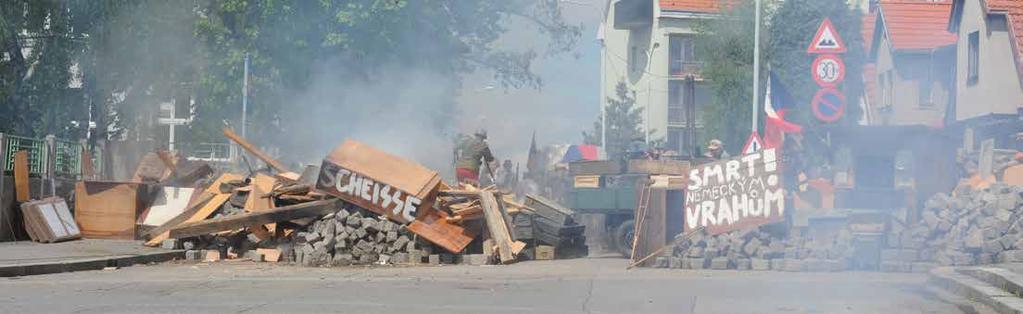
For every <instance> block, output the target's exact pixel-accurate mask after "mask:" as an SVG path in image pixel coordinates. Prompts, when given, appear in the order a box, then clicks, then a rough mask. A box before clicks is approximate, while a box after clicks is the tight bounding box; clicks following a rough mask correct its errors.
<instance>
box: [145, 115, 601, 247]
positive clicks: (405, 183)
mask: <svg viewBox="0 0 1023 314" xmlns="http://www.w3.org/2000/svg"><path fill="white" fill-rule="evenodd" d="M224 133H225V135H226V136H228V138H230V139H232V140H233V141H235V142H237V143H238V144H239V145H240V146H241V147H242V148H244V149H246V150H248V151H249V152H250V153H251V154H252V155H254V156H256V157H257V158H258V159H260V160H263V161H264V162H265V163H266V164H267V166H268V168H269V169H266V170H265V171H264V170H260V171H258V172H255V173H252V174H250V175H248V176H242V175H238V174H232V173H224V174H222V175H220V176H219V177H217V179H216V180H213V181H212V182H210V183H209V184H205V185H197V186H193V187H194V188H195V189H194V190H193V191H191V198H190V200H189V201H188V202H187V205H185V206H183V209H181V210H180V212H179V213H177V214H175V215H170V216H171V218H169V219H164V220H165V222H163V223H162V224H160V225H159V226H153V227H152V228H151V229H149V230H147V231H145V232H144V236H145V239H146V240H147V242H146V244H147V245H150V246H157V245H163V246H164V247H167V248H184V249H186V250H188V252H187V253H186V256H188V257H189V258H191V259H208V260H216V259H220V258H245V257H248V258H250V259H253V260H273V261H288V262H295V263H297V264H300V265H306V266H333V265H351V264H402V263H413V264H415V263H420V262H423V261H424V260H428V261H430V262H431V263H433V262H435V261H437V262H447V263H451V262H454V260H456V259H457V258H455V257H454V255H453V254H470V253H473V254H472V255H471V257H472V258H463V260H466V261H468V260H472V262H473V263H474V264H487V263H491V262H496V263H501V264H508V263H513V262H515V261H517V260H519V256H520V253H521V252H522V251H523V250H524V249H525V248H526V243H525V242H522V241H518V240H517V239H516V235H515V234H514V233H513V230H514V228H513V226H512V222H513V219H512V217H513V215H519V214H520V213H522V212H527V211H533V209H531V208H529V207H528V206H525V205H523V204H519V203H517V202H515V201H514V200H513V198H512V196H511V195H504V194H502V193H500V192H497V191H496V190H495V189H494V188H493V187H490V188H485V189H479V188H476V187H474V186H469V185H461V186H456V187H451V186H448V185H446V184H444V183H442V182H441V181H440V179H439V176H438V175H437V173H436V172H434V171H432V170H429V169H426V168H424V167H422V166H421V165H418V164H416V163H414V162H411V161H408V160H404V159H401V158H399V157H396V156H393V155H389V154H387V153H384V152H382V151H379V150H376V149H375V148H372V147H369V146H368V145H366V144H363V143H359V142H355V141H346V142H344V143H343V144H342V145H340V146H338V147H337V148H336V149H335V150H334V151H333V152H331V153H330V154H329V155H328V156H327V158H325V159H324V162H323V165H322V166H321V167H320V169H307V171H304V172H303V175H298V174H296V173H293V172H290V171H288V169H286V168H284V166H283V165H282V164H281V163H279V162H277V161H276V160H273V159H272V158H270V157H269V156H267V155H266V154H264V153H262V152H260V151H259V150H258V149H256V148H255V147H254V146H253V145H251V144H249V143H247V142H245V140H244V139H241V138H240V137H238V136H237V135H236V134H234V133H233V132H232V131H230V129H225V130H224ZM157 168H158V167H157ZM172 172H173V171H172ZM164 193H165V194H167V193H169V192H164ZM167 207H169V206H167ZM161 216H167V215H165V214H164V215H161ZM561 219H562V221H563V222H564V221H565V220H566V218H565V217H562V218H561ZM557 229H558V230H563V229H564V230H567V231H562V233H564V234H566V235H573V236H574V235H575V234H576V233H579V234H581V226H579V227H577V226H575V225H571V226H569V225H565V224H562V225H559V227H558V228H557ZM576 238H577V239H578V238H579V237H576ZM474 240H475V241H474ZM470 243H475V245H472V246H470V245H469V244H470ZM271 256H272V258H271ZM445 257H446V258H445Z"/></svg>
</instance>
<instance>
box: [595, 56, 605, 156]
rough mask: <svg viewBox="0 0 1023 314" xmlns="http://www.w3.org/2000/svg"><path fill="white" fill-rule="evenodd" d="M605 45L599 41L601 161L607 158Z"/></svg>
mask: <svg viewBox="0 0 1023 314" xmlns="http://www.w3.org/2000/svg"><path fill="white" fill-rule="evenodd" d="M606 63H607V45H605V44H604V41H603V40H601V41H600V79H601V83H602V84H600V100H598V101H597V103H598V104H600V150H601V152H600V153H601V154H602V155H601V156H600V157H601V159H606V158H607V104H605V103H604V102H605V101H606V99H607V72H605V71H607V69H606V68H605V67H606V66H607V64H606Z"/></svg>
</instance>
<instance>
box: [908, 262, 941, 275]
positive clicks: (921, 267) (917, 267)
mask: <svg viewBox="0 0 1023 314" xmlns="http://www.w3.org/2000/svg"><path fill="white" fill-rule="evenodd" d="M935 267H938V264H936V263H932V262H916V263H913V265H912V266H910V270H911V271H912V272H914V273H926V272H928V271H930V270H931V269H932V268H935Z"/></svg>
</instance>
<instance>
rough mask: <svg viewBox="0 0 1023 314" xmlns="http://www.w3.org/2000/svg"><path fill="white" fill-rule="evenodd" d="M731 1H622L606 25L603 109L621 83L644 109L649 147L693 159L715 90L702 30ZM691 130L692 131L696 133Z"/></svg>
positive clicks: (609, 6) (610, 10)
mask: <svg viewBox="0 0 1023 314" xmlns="http://www.w3.org/2000/svg"><path fill="white" fill-rule="evenodd" d="M722 2H727V1H725V0H721V1H719V0H710V1H708V0H702V1H701V0H675V1H671V0H659V1H658V0H618V1H608V2H607V3H606V10H605V18H604V21H603V23H602V25H601V30H600V35H599V37H600V38H599V39H600V41H601V46H602V49H601V53H602V55H603V58H602V61H601V75H602V79H601V106H606V105H607V99H608V98H609V97H612V98H613V97H616V96H615V89H616V86H617V85H618V84H619V83H620V82H621V83H624V84H625V85H626V86H627V87H628V89H629V90H631V91H632V92H633V93H634V94H635V98H636V105H637V106H639V107H641V108H643V110H644V112H643V116H644V119H643V120H644V129H645V130H646V132H647V134H646V137H647V138H646V139H647V141H648V143H663V144H662V145H663V147H664V148H665V149H669V150H673V151H676V152H678V153H680V154H682V155H687V154H690V153H692V152H693V151H694V150H695V147H696V146H699V144H698V143H696V141H697V139H699V138H701V135H700V133H701V132H702V130H703V123H702V119H701V117H700V116H701V114H700V112H701V111H702V110H703V108H706V107H707V106H710V104H711V91H710V88H709V86H707V84H706V82H705V81H704V80H703V78H702V77H701V76H700V68H701V65H702V62H701V58H700V55H699V52H698V49H697V47H698V46H699V40H698V39H697V37H696V35H697V31H696V25H697V23H699V21H701V20H705V19H713V18H716V17H717V16H718V14H719V12H720V9H721V6H722V4H721V3H722ZM690 131H691V132H690Z"/></svg>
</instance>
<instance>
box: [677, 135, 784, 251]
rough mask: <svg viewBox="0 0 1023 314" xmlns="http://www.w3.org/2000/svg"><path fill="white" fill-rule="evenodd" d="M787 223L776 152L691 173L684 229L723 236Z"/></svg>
mask: <svg viewBox="0 0 1023 314" xmlns="http://www.w3.org/2000/svg"><path fill="white" fill-rule="evenodd" d="M783 220H785V191H784V189H783V187H782V184H781V174H780V173H779V169H778V156H777V154H776V150H775V149H773V148H771V149H764V150H761V151H759V152H756V153H753V154H748V155H744V156H741V157H736V158H733V159H730V160H724V161H719V162H715V163H711V164H707V165H703V166H701V167H698V168H695V169H693V170H691V171H690V172H689V186H688V191H687V192H686V204H685V229H686V231H689V230H692V229H696V228H699V227H704V228H706V230H707V232H708V233H710V234H720V233H725V232H729V231H733V230H739V229H743V228H750V227H756V226H760V225H765V224H769V223H775V222H779V221H783Z"/></svg>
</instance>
